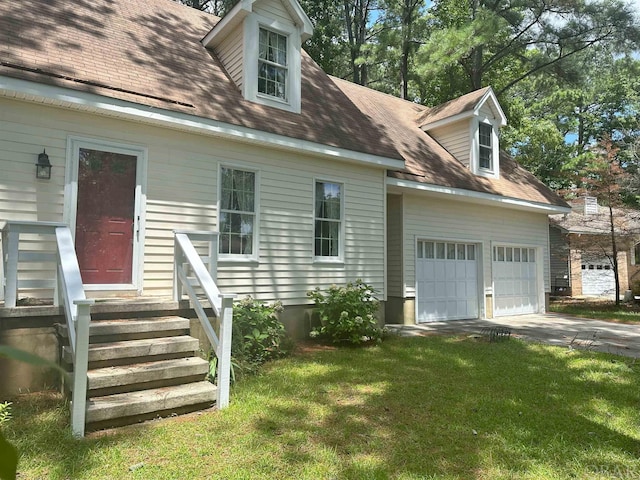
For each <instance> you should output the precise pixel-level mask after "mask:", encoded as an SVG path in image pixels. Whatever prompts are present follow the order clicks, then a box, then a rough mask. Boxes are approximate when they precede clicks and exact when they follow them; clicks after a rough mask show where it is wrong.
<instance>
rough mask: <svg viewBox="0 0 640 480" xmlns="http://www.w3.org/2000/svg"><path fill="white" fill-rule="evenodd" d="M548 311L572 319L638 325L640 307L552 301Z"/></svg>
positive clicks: (579, 301) (605, 303)
mask: <svg viewBox="0 0 640 480" xmlns="http://www.w3.org/2000/svg"><path fill="white" fill-rule="evenodd" d="M549 311H550V312H556V313H562V314H565V315H573V316H574V317H581V318H594V319H597V320H607V321H609V322H616V323H628V324H640V306H639V305H636V304H635V303H621V304H620V306H618V307H616V304H615V302H613V301H588V300H575V299H562V300H555V301H552V302H551V304H550V305H549Z"/></svg>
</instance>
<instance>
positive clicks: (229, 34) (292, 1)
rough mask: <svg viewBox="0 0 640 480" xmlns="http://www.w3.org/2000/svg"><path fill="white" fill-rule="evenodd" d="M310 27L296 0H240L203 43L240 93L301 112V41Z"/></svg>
mask: <svg viewBox="0 0 640 480" xmlns="http://www.w3.org/2000/svg"><path fill="white" fill-rule="evenodd" d="M312 33H313V25H312V24H311V21H310V20H309V17H307V15H306V14H305V13H304V11H303V10H302V7H301V6H300V4H299V3H298V2H297V1H296V0H240V1H239V2H238V3H237V4H236V5H235V7H233V9H231V11H230V12H229V13H228V14H227V15H225V16H224V18H222V20H220V21H219V22H218V23H217V24H216V26H215V27H213V29H211V31H210V32H209V33H208V34H207V36H206V37H204V38H203V39H202V44H203V45H204V46H205V47H206V48H210V49H212V50H213V51H214V52H215V53H216V55H217V56H218V58H219V59H220V61H221V62H222V65H223V66H224V68H225V69H226V71H227V73H228V74H229V76H230V77H231V79H232V80H233V81H234V82H235V84H236V85H237V86H238V88H239V89H240V91H241V92H242V95H243V96H244V98H245V99H247V100H249V101H252V102H256V103H260V104H263V105H269V106H272V107H276V108H280V109H283V110H288V111H292V112H296V113H300V103H301V88H300V84H301V72H300V68H301V65H300V64H301V61H300V55H301V48H302V47H301V45H302V42H304V41H305V40H307V39H308V38H309V37H310V36H311V35H312Z"/></svg>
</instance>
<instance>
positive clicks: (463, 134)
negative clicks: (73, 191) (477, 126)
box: [429, 120, 471, 166]
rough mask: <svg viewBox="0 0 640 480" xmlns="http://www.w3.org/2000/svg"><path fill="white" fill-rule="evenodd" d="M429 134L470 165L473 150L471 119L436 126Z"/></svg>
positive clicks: (461, 160) (465, 163)
mask: <svg viewBox="0 0 640 480" xmlns="http://www.w3.org/2000/svg"><path fill="white" fill-rule="evenodd" d="M429 134H430V135H431V136H433V138H435V139H436V140H437V142H438V143H439V144H440V145H442V146H443V147H444V148H446V149H447V151H448V152H449V153H451V155H453V156H454V157H456V158H457V159H458V160H460V162H462V163H463V164H464V165H466V166H469V161H470V151H471V136H470V133H469V120H461V121H459V122H456V123H453V124H451V125H446V126H444V127H440V128H435V129H433V130H430V131H429Z"/></svg>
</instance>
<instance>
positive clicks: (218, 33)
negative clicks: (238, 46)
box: [200, 0, 313, 47]
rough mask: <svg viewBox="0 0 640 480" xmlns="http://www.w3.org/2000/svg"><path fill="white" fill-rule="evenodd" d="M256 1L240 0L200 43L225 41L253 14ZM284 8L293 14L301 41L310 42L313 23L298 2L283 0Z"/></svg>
mask: <svg viewBox="0 0 640 480" xmlns="http://www.w3.org/2000/svg"><path fill="white" fill-rule="evenodd" d="M255 1H256V0H240V1H239V2H238V3H237V4H236V5H235V6H234V7H233V8H232V9H231V10H230V11H229V13H227V14H226V15H225V16H224V17H222V20H220V21H219V22H218V23H217V24H216V25H214V27H213V28H212V29H211V30H210V31H209V33H207V34H206V35H205V37H204V38H203V39H202V40H201V41H200V42H201V43H202V45H204V46H205V47H208V46H209V45H212V44H215V43H216V40H217V39H220V41H221V40H223V39H224V38H225V37H226V36H227V35H228V34H229V33H230V32H231V31H232V30H233V29H234V28H235V27H236V26H237V25H238V24H240V22H242V20H244V18H245V17H246V16H247V15H249V14H250V13H251V12H253V4H254V3H255ZM282 2H283V4H284V7H285V8H286V9H287V11H288V12H289V13H290V14H291V16H292V18H293V20H294V22H295V23H296V25H297V26H298V28H299V29H300V39H301V41H303V42H304V41H305V40H308V39H309V38H310V37H311V35H313V23H311V20H309V17H308V16H307V14H306V13H305V11H304V10H303V9H302V7H301V6H300V4H299V3H298V2H297V1H296V0H282Z"/></svg>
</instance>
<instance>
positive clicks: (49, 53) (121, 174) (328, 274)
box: [0, 0, 568, 324]
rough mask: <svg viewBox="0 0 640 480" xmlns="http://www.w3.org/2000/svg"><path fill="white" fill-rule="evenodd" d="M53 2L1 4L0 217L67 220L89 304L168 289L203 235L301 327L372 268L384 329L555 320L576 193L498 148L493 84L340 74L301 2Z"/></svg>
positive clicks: (232, 281)
mask: <svg viewBox="0 0 640 480" xmlns="http://www.w3.org/2000/svg"><path fill="white" fill-rule="evenodd" d="M37 3H38V5H37V6H36V5H34V4H33V2H30V3H24V2H18V3H16V2H4V3H2V4H1V5H0V12H1V13H0V45H1V46H0V52H1V54H0V222H1V221H4V222H12V221H14V222H15V221H39V222H62V223H64V224H67V225H69V226H70V227H71V231H72V233H73V235H74V241H75V248H76V251H77V255H78V261H79V265H80V270H81V272H82V279H83V283H84V287H85V290H87V291H88V292H90V294H91V295H92V296H95V297H101V296H118V295H122V296H124V295H126V296H134V297H135V296H149V297H152V296H157V297H161V296H170V295H171V293H172V288H173V268H174V256H173V255H174V252H173V242H174V240H173V232H174V231H175V230H196V231H217V232H219V247H218V248H219V251H218V270H217V275H218V284H219V286H220V289H221V290H222V291H233V292H235V293H238V294H239V295H247V294H248V295H253V296H255V297H257V298H259V299H262V300H266V301H271V300H276V299H279V300H281V301H283V303H284V305H285V306H286V307H287V310H286V317H287V318H288V323H289V324H292V323H295V322H301V321H302V311H303V310H305V309H308V307H309V302H308V299H307V297H306V291H307V290H309V289H312V288H315V287H321V288H326V287H328V286H329V285H331V284H341V283H345V282H347V281H349V280H354V279H356V278H362V279H363V280H364V281H366V282H368V283H371V284H372V285H373V286H374V287H375V288H376V290H377V291H378V292H379V295H380V297H381V299H382V300H383V301H385V302H386V320H387V321H388V322H408V323H413V322H424V321H431V320H440V319H455V318H474V317H485V316H486V317H491V316H498V315H507V314H509V315H510V314H520V313H530V312H543V311H544V309H545V302H546V296H547V294H548V292H549V289H550V284H549V248H548V243H549V240H548V219H547V216H548V215H549V214H553V213H563V212H566V211H568V210H567V205H566V204H565V203H564V202H563V201H562V200H561V199H560V198H558V197H557V196H556V195H555V194H553V193H552V192H551V191H549V190H548V189H547V188H546V187H545V186H543V185H542V184H541V183H540V182H538V181H537V180H536V179H535V178H534V177H533V176H532V175H531V174H529V173H528V172H526V171H524V170H523V169H521V168H520V167H518V166H517V165H516V163H515V162H514V161H513V160H512V159H511V158H509V157H507V156H506V155H503V154H501V153H500V144H499V142H500V140H499V129H500V127H501V126H504V125H505V123H506V118H505V116H504V113H503V112H502V110H501V108H500V105H499V104H498V101H497V99H496V96H495V94H494V93H493V91H492V90H491V89H490V88H486V89H482V90H479V91H477V92H473V93H470V94H468V95H466V96H464V97H462V98H460V99H457V100H454V101H452V102H449V103H447V104H445V105H442V106H440V107H436V108H426V107H423V106H420V105H417V104H414V103H411V102H407V101H404V100H400V99H397V98H394V97H391V96H388V95H385V94H382V93H379V92H376V91H373V90H370V89H367V88H365V87H361V86H358V85H354V84H352V83H349V82H346V81H343V80H340V79H337V78H333V77H330V76H328V75H326V74H325V73H324V72H323V71H322V70H321V69H320V68H319V67H318V65H316V64H315V63H314V62H313V60H312V59H311V58H309V56H308V55H307V54H306V53H305V52H304V50H302V48H301V45H302V43H303V42H304V41H305V40H306V39H307V38H309V36H310V35H311V33H312V28H313V27H312V25H311V22H310V21H309V19H308V18H307V16H306V15H305V13H304V12H303V11H302V9H301V8H300V5H299V4H298V3H297V2H296V0H255V1H253V0H241V1H240V2H239V3H238V4H237V5H236V6H235V7H234V8H233V10H232V11H231V12H230V13H229V14H228V15H227V16H226V17H225V18H223V19H222V20H220V19H218V18H217V17H214V16H212V15H209V14H206V13H203V12H199V11H196V10H193V9H190V8H187V7H184V6H182V5H179V4H177V3H174V2H172V1H170V0H139V1H135V2H132V1H129V0H113V1H111V2H104V3H103V2H79V3H78V2H75V3H65V2H45V1H42V2H37ZM43 153H46V155H47V157H48V159H49V161H50V163H51V165H52V168H51V178H50V179H41V178H36V175H35V170H36V167H35V166H34V164H35V163H37V162H38V158H39V156H40V155H41V154H43ZM43 158H44V157H43V156H42V157H41V159H43ZM43 161H44V159H43ZM30 248H31V249H32V250H34V251H38V250H39V249H43V248H44V245H43V243H42V242H41V241H39V240H33V241H32V245H31V246H30ZM48 268H50V267H47V266H46V265H45V264H42V265H41V266H37V264H36V266H35V267H34V266H32V267H30V269H27V270H25V271H23V272H21V275H22V277H23V278H26V279H30V278H31V279H34V280H37V279H39V278H44V277H47V276H49V275H51V274H52V272H51V271H50V270H47V269H48ZM36 283H37V282H34V283H33V285H36ZM20 295H21V296H38V295H45V296H46V295H47V293H46V292H44V293H42V292H40V291H36V290H35V289H33V290H30V289H29V288H26V289H25V290H23V291H21V292H20ZM49 296H51V294H50V293H49Z"/></svg>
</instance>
